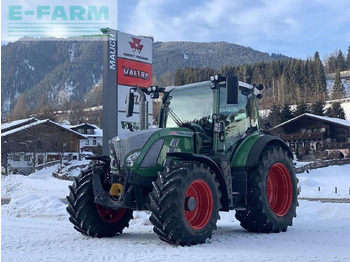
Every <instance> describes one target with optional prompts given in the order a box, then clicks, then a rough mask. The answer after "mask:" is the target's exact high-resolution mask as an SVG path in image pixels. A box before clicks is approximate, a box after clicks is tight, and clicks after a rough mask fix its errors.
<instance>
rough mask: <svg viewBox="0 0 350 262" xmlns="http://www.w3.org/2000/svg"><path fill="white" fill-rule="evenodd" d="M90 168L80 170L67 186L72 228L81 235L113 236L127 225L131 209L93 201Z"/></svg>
mask: <svg viewBox="0 0 350 262" xmlns="http://www.w3.org/2000/svg"><path fill="white" fill-rule="evenodd" d="M92 176H93V175H92V170H91V168H89V169H87V170H85V171H82V172H81V174H80V175H79V176H78V177H77V178H75V181H74V183H73V185H72V186H69V191H70V194H69V196H67V200H68V207H67V211H68V213H69V214H70V217H69V220H70V221H71V222H72V223H73V225H74V228H75V229H76V230H77V231H79V232H80V233H82V234H83V235H87V236H93V237H113V236H115V235H118V234H121V233H122V231H123V229H124V228H125V227H128V226H129V221H130V219H132V212H133V211H132V210H131V209H127V208H122V209H119V210H114V209H111V208H108V207H105V206H101V205H98V204H96V203H95V202H94V193H93V188H92Z"/></svg>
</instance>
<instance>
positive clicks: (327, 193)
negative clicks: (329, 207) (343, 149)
mask: <svg viewBox="0 0 350 262" xmlns="http://www.w3.org/2000/svg"><path fill="white" fill-rule="evenodd" d="M330 170H331V171H330ZM297 177H298V179H299V187H300V189H301V192H300V195H299V197H307V198H350V165H345V166H332V167H329V168H318V169H313V170H310V173H307V172H306V171H305V172H304V173H302V174H297ZM336 192H337V193H336ZM349 217H350V214H349Z"/></svg>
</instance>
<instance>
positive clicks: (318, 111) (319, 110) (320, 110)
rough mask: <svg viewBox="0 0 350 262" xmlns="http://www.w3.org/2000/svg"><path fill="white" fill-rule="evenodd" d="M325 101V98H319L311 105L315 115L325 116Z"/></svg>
mask: <svg viewBox="0 0 350 262" xmlns="http://www.w3.org/2000/svg"><path fill="white" fill-rule="evenodd" d="M324 106H325V102H324V101H323V100H318V101H316V102H315V103H313V104H312V106H311V113H312V114H314V115H319V116H323V115H324Z"/></svg>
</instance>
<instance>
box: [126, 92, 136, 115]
mask: <svg viewBox="0 0 350 262" xmlns="http://www.w3.org/2000/svg"><path fill="white" fill-rule="evenodd" d="M131 90H132V89H131V88H130V90H129V93H128V95H127V97H126V117H131V116H132V115H133V113H134V92H132V91H131Z"/></svg>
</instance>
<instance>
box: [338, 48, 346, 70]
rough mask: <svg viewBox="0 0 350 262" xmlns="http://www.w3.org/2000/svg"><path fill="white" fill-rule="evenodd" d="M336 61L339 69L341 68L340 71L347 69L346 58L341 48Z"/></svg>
mask: <svg viewBox="0 0 350 262" xmlns="http://www.w3.org/2000/svg"><path fill="white" fill-rule="evenodd" d="M336 63H337V70H340V71H343V70H345V68H346V63H345V58H344V55H343V52H342V51H341V50H339V52H338V55H337V58H336Z"/></svg>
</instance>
